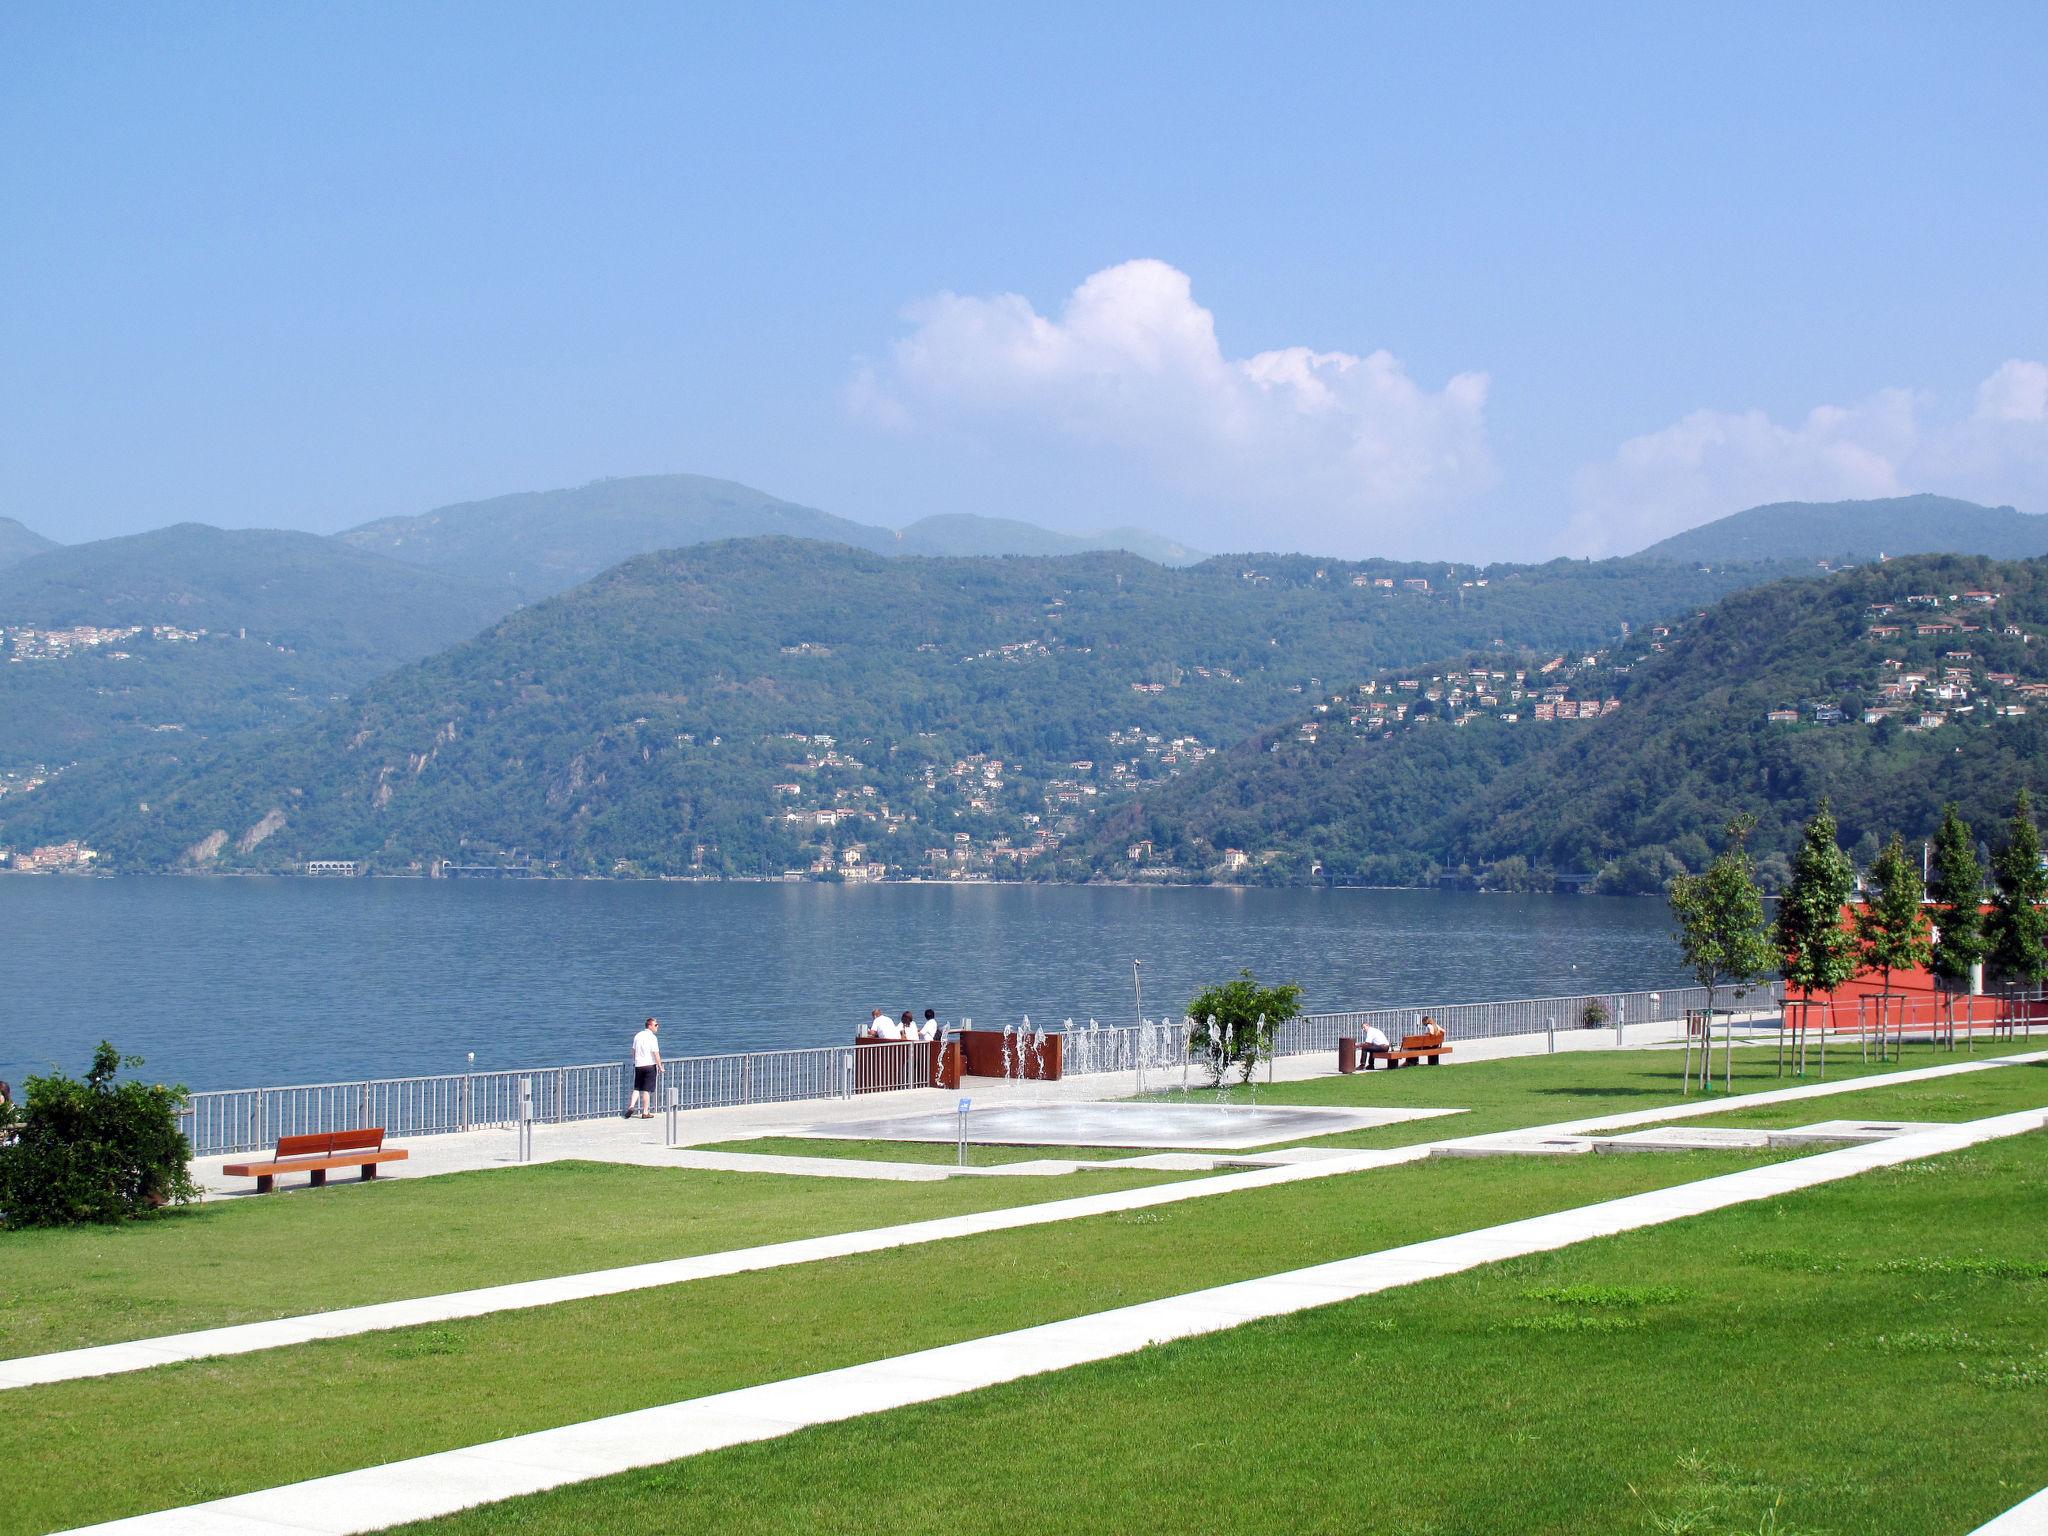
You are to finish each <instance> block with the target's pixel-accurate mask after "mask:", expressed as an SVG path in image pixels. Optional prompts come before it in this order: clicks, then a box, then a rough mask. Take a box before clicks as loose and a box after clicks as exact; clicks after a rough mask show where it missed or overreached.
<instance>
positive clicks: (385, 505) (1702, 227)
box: [0, 0, 2048, 559]
mask: <svg viewBox="0 0 2048 1536" xmlns="http://www.w3.org/2000/svg"><path fill="white" fill-rule="evenodd" d="M2044 76H2048V7H2042V6H2040V5H2038V4H2031V3H2030V4H2010V5H1999V4H1982V5H1960V6H1934V5H1928V6H1924V7H1917V8H1914V7H1902V6H1886V5H1877V4H1864V5H1857V6H1830V5H1826V4H1809V5H1801V6H1796V7H1788V6H1780V5H1745V4H1717V5H1711V6H1684V7H1680V6H1640V5H1617V6H1612V7H1600V6H1571V5H1556V6H1537V7H1530V6H1515V7H1508V6H1501V7H1497V8H1496V7H1489V6H1484V5H1449V6H1446V5H1442V4H1433V5H1416V6H1400V5H1375V6H1365V5H1356V4H1352V5H1342V6H1328V7H1324V6H1310V5H1289V4H1270V3H1269V4H1259V5H1243V6H1204V5H1197V4H1185V3H1183V4H1175V5H1170V6H1169V5H1160V6H1146V5H1139V4H1126V5H1118V6H1099V5H1076V6H1060V5H1041V6H1034V7H1029V8H1016V7H994V6H957V5H929V6H925V5H915V4H902V5H889V6H825V5H820V6H739V5H734V6H730V7H726V6H719V5H713V4H704V5H691V6H675V5H666V4H663V5H650V6H644V7H643V6H636V5H633V4H627V3H610V4H606V5H603V6H582V5H570V4H567V3H560V4H555V5H522V4H516V3H506V0H498V3H491V4H478V5H461V4H429V3H407V4H396V3H392V4H383V5H352V4H339V3H336V4H323V5H320V6H277V5H268V4H265V5H234V4H226V3H220V4H210V5H206V6H154V7H143V6H133V5H129V6H120V7H113V6H106V7H101V6H95V5H92V4H84V3H81V4H75V5H73V4H58V3H55V0H42V3H30V4H23V5H16V6H11V7H6V8H4V9H0V209H4V210H5V212H4V213H0V515H9V516H13V517H16V518H19V519H20V520H21V521H23V522H25V523H27V524H28V525H29V526H31V527H33V528H35V529H37V530H39V531H41V532H43V533H45V534H47V535H49V536H50V537H53V538H57V539H60V540H64V541H67V542H69V541H75V540H83V539H90V538H98V537H105V536H109V535H113V534H118V533H126V532H135V531H139V530H142V529H145V528H149V527H154V526H160V525H162V524H165V523H170V522H176V521H183V520H198V521H205V522H212V523H216V524H220V525H224V526H269V527H292V528H304V529H309V530H312V531H316V532H327V531H333V530H337V529H340V528H344V527H348V526H352V525H354V524H356V523H360V522H364V521H368V520H370V519H372V518H377V517H384V516H390V515H394V514H404V513H413V512H420V511H425V510H427V509H429V508H432V507H435V506H439V505H444V504H447V503H451V502H457V501H464V500H470V499H474V498H478V497H483V496H490V495H496V494H500V493H503V492H508V491H516V490H531V489H543V488H547V487H551V486H561V485H574V484H580V483H583V482H585V481H588V480H591V479H595V478H598V477H600V476H606V475H630V474H648V473H660V472H669V471H686V472H692V473H699V474H708V475H717V476H723V477H727V478H730V479H735V480H740V481H744V482H746V483H748V484H751V485H755V486H758V487H760V488H762V489H764V490H767V491H770V492H773V493H774V494H776V495H779V496H783V497H787V498H789V499H791V500H794V501H799V502H803V503H806V504H809V505H813V506H818V507H822V508H825V509H826V510H828V511H832V512H836V513H839V514H841V515H843V516H847V517H852V518H857V519H860V520H862V521H866V522H875V523H884V524H889V525H894V526H900V525H902V524H904V523H907V522H910V521H912V520H914V519H916V518H919V517H923V516H926V515H929V514H933V513H944V512H976V513H983V514H987V515H992V516H1004V517H1018V518H1024V519H1027V520H1030V521H1034V522H1038V523H1041V524H1044V525H1047V526H1050V527H1056V528H1063V529H1070V530H1087V529H1093V528H1099V527H1106V526H1113V525H1125V524H1137V525H1142V526H1147V527H1151V528H1154V529H1156V530H1158V531H1160V532H1162V533H1166V534H1169V535H1171V536H1174V537H1177V538H1180V539H1182V540H1184V541H1186V542H1188V543H1190V544H1193V545H1196V546H1197V547H1201V548H1206V549H1273V548H1298V549H1306V550H1310V551H1313V552H1317V553H1326V554H1331V555H1345V556H1358V555H1366V554H1387V555H1395V556H1409V557H1423V556H1441V557H1445V558H1459V559H1534V558H1548V557H1550V556H1554V555H1558V554H1569V555H1601V554H1610V553H1625V552H1628V551H1630V550H1632V549H1635V548H1639V547H1641V546H1642V545H1644V544H1646V543H1649V542H1652V541H1653V540H1655V539H1657V538H1659V537H1662V536H1664V535H1666V534H1668V533H1672V532H1675V531H1677V530H1678V529H1680V528H1683V527H1687V526H1691V525H1693V524H1696V523H1699V522H1703V521H1707V520H1709V519H1711V518H1714V517H1717V516H1720V515H1723V514H1725V513H1727V512H1731V511H1735V510H1737V509H1739V508H1741V507H1744V506H1749V505H1753V504H1757V503H1761V502H1767V501H1774V500H1784V499H1797V498H1810V499H1835V498H1839V497H1847V496H1870V495H1890V494H1899V493H1905V492H1912V491H1936V492H1941V493H1944V494H1950V495H1957V496H1963V497H1967V498H1970V499H1973V500H1979V501H1985V502H1989V503H1993V504H1998V503H2010V504H2013V505H2016V506H2018V507H2020V508H2021V509H2022V510H2028V511H2048V155H2043V154H2042V152H2041V118H2040V82H2041V80H2042V79H2043V78H2044Z"/></svg>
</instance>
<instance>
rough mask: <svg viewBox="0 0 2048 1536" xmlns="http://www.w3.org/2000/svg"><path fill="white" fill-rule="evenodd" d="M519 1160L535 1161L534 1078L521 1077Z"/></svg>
mask: <svg viewBox="0 0 2048 1536" xmlns="http://www.w3.org/2000/svg"><path fill="white" fill-rule="evenodd" d="M519 1161H521V1162H522V1163H530V1162H532V1161H533V1079H532V1078H530V1077H522V1078H521V1079H519Z"/></svg>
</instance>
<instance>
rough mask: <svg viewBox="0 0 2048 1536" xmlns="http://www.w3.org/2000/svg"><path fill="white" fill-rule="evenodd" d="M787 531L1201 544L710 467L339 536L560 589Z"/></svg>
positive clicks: (1164, 552) (961, 541)
mask: <svg viewBox="0 0 2048 1536" xmlns="http://www.w3.org/2000/svg"><path fill="white" fill-rule="evenodd" d="M765 535H780V536H783V537H787V538H797V539H814V540H819V541H822V542H825V543H829V544H847V545H851V546H852V547H853V548H855V549H864V550H868V551H870V552H872V553H874V554H881V555H1065V554H1081V553H1086V552H1089V551H1093V550H1101V549H1125V550H1129V551H1130V552H1131V553H1133V554H1136V555H1140V556H1142V557H1144V558H1145V559H1148V560H1154V561H1157V562H1158V563H1159V564H1162V565H1192V564H1195V563H1196V562H1198V561H1199V560H1201V559H1203V558H1204V557H1203V556H1202V555H1201V554H1200V552H1198V551H1195V550H1190V549H1188V548H1187V547H1186V546H1185V545H1181V544H1177V543H1175V542H1174V541H1173V540H1171V539H1167V538H1162V537H1161V536H1159V535H1157V534H1153V533H1147V532H1145V531H1144V530H1142V529H1137V528H1116V529H1110V530H1107V531H1105V532H1101V533H1087V534H1070V533H1057V532H1054V531H1052V530H1050V529H1046V528H1040V527H1037V526H1036V525H1034V524H1031V523H1024V522H1016V521H1013V520H1010V519H1007V518H992V517H981V516H977V515H975V514H973V513H966V512H958V513H944V514H941V515H939V516H936V517H927V518H923V519H921V520H920V521H918V522H915V523H912V524H911V525H910V526H909V527H907V528H905V529H902V530H901V531H898V530H895V529H890V528H881V527H876V526H874V525H873V524H869V523H857V522H854V521H853V520H851V519H850V518H844V517H838V516H835V515H834V514H832V513H830V512H821V511H819V510H818V509H817V508H815V507H807V506H803V505H801V504H799V503H797V502H791V501H783V500H781V499H780V498H779V497H775V496H771V495H769V494H768V493H767V492H766V491H758V490H755V489H754V488H753V487H752V486H748V485H742V484H740V483H739V482H738V481H736V480H718V479H714V478H712V477H710V476H706V475H684V474H672V475H621V476H615V477H612V478H608V479H602V480H592V481H589V482H587V483H586V484H583V485H579V486H571V487H566V488H563V489H560V490H553V491H517V492H514V493H512V494H510V495H505V496H493V497H490V498H488V499H486V500H482V501H468V502H458V503H456V504H454V505H451V506H445V507H437V508H435V509H434V510H432V511H430V512H423V513H420V514H418V515H416V516H410V517H387V518H380V519H378V520H377V521H376V522H371V523H365V524H363V525H362V526H361V527H359V528H351V529H349V530H348V531H346V532H345V533H339V534H336V535H335V537H336V538H337V539H339V540H340V541H341V542H342V543H344V544H348V545H351V546H353V547H355V548H357V549H366V550H371V551H374V552H375V553H377V554H382V555H389V556H391V557H392V558H393V559H396V560H403V561H406V562H407V563H409V564H413V565H424V566H429V567H431V568H433V569H435V570H441V571H446V572H450V573H452V574H458V575H464V576H468V577H471V578H473V579H477V580H482V581H487V582H491V583H494V584H498V585H502V586H509V587H511V588H512V589H513V590H514V591H516V592H518V593H520V594H521V595H523V596H527V597H540V596H546V595H550V594H552V593H555V592H560V591H564V590H566V589H568V588H569V587H573V586H575V585H576V584H577V583H579V582H583V581H587V580H589V579H590V578H591V577H593V576H595V575H596V574H597V573H598V572H599V571H602V570H605V569H607V568H609V567H611V566H614V565H617V564H619V563H620V562H621V561H625V560H630V559H632V558H633V557H634V556H635V555H644V554H649V553H652V552H653V551H655V550H658V549H677V548H683V547H686V546H689V545H695V544H710V543H716V542H718V541H720V540H724V539H744V538H759V537H762V536H765Z"/></svg>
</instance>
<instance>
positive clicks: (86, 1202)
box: [0, 1040, 199, 1227]
mask: <svg viewBox="0 0 2048 1536" xmlns="http://www.w3.org/2000/svg"><path fill="white" fill-rule="evenodd" d="M141 1064H142V1062H141V1059H140V1058H139V1057H135V1056H130V1057H127V1058H125V1059H124V1058H123V1057H122V1056H121V1055H120V1054H119V1053H118V1052H117V1051H115V1049H114V1048H113V1046H111V1045H109V1044H108V1043H107V1042H106V1041H104V1040H102V1041H101V1042H100V1044H99V1048H98V1049H97V1050H95V1051H94V1052H93V1057H92V1066H91V1067H90V1068H89V1069H88V1070H87V1072H86V1075H85V1079H84V1081H82V1082H81V1081H80V1080H79V1079H77V1078H74V1077H68V1076H66V1075H64V1074H63V1073H60V1072H53V1073H50V1074H47V1075H44V1076H37V1077H30V1078H29V1079H28V1080H27V1081H26V1082H25V1083H24V1084H23V1089H24V1092H23V1098H22V1102H21V1104H20V1105H19V1106H18V1107H17V1108H16V1109H15V1110H14V1111H13V1117H12V1120H11V1122H10V1123H9V1124H8V1125H6V1126H4V1127H0V1131H4V1132H6V1133H8V1134H10V1135H11V1136H12V1140H10V1141H7V1142H6V1144H5V1145H0V1226H9V1227H58V1226H73V1225H78V1224H82V1223H86V1222H115V1221H122V1220H126V1219H131V1218H134V1217H140V1216H149V1215H153V1214H154V1213H155V1212H157V1211H159V1210H161V1209H162V1208H163V1207H165V1206H167V1205H181V1204H183V1203H185V1202H186V1201H189V1200H191V1199H193V1198H195V1197H196V1196H197V1195H198V1193H199V1190H198V1187H197V1186H196V1185H195V1184H194V1183H193V1182H192V1177H191V1174H190V1173H189V1172H188V1171H187V1168H186V1163H187V1161H188V1159H189V1158H190V1157H191V1155H192V1148H191V1145H190V1143H188V1142H187V1141H186V1139H185V1133H184V1132H183V1131H181V1130H180V1129H179V1128H178V1112H179V1110H180V1108H181V1107H182V1106H183V1104H184V1099H185V1091H184V1090H183V1089H182V1088H172V1087H166V1086H164V1085H163V1084H161V1083H139V1082H134V1081H126V1082H123V1081H120V1080H118V1078H117V1074H118V1073H119V1071H120V1070H121V1068H122V1067H124V1066H126V1067H131V1068H132V1067H138V1066H140V1065H141Z"/></svg>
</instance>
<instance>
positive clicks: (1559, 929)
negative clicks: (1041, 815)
mask: <svg viewBox="0 0 2048 1536" xmlns="http://www.w3.org/2000/svg"><path fill="white" fill-rule="evenodd" d="M1670 927H1671V923H1670V918H1669V915H1668V913H1667V912H1666V909H1665V907H1664V904H1663V902H1661V901H1659V900H1655V899H1626V898H1613V897H1607V898H1603V897H1570V896H1492V895H1480V894H1477V893H1472V892H1452V891H1357V890H1338V891H1324V890H1236V889H1213V888H1196V889H1185V888H1183V889H1144V888H1132V889H1126V888H1121V887H1098V886H1019V885H966V886H942V885H883V886H847V885H813V884H786V885H785V884H761V885H753V884H696V885H683V884H652V883H638V882H610V881H573V882H572V881H531V882H528V881H508V882H481V881H460V880H456V881H426V880H331V881H328V880H303V879H301V880H262V879H172V878H155V879H152V878H148V877H139V876H138V877H122V878H110V879H68V878H55V877H34V876H20V877H15V876H9V877H0V1077H4V1078H7V1079H9V1080H11V1081H13V1082H14V1083H16V1084H17V1085H18V1084H19V1083H20V1081H21V1079H22V1078H23V1077H24V1076H25V1075H27V1074H28V1073H30V1072H35V1071H44V1070H47V1069H48V1068H50V1067H51V1066H52V1065H58V1066H62V1067H63V1068H65V1069H66V1070H68V1071H72V1072H81V1071H83V1070H84V1067H85V1065H86V1061H87V1057H88V1054H89V1053H90V1051H91V1049H92V1046H93V1045H94V1043H96V1042H97V1041H98V1040H100V1039H101V1038H102V1037H104V1038H106V1039H110V1040H112V1041H113V1042H114V1043H115V1044H116V1045H117V1046H119V1047H120V1048H121V1049H122V1050H123V1051H127V1052H134V1053H136V1054H138V1055H140V1056H142V1057H144V1058H145V1060H146V1061H147V1069H146V1072H145V1074H144V1075H146V1076H149V1077H151V1078H162V1079H165V1080H173V1081H180V1082H183V1083H185V1084H186V1085H187V1086H189V1087H192V1088H227V1087H254V1086H258V1085H265V1084H282V1083H302V1082H321V1081H333V1080H346V1079H351V1078H358V1077H396V1076H408V1075H412V1074H416V1073H429V1072H453V1071H461V1070H462V1069H463V1068H464V1066H465V1065H466V1063H467V1059H468V1053H469V1052H471V1051H474V1052H475V1053H476V1065H477V1067H478V1069H480V1070H481V1069H487V1068H501V1067H521V1066H552V1065H557V1064H562V1063H569V1062H582V1061H609V1060H616V1059H618V1058H619V1057H620V1056H621V1055H622V1054H623V1053H624V1051H625V1047H626V1042H627V1039H628V1038H629V1036H630V1035H631V1034H632V1032H633V1030H634V1029H635V1028H637V1027H638V1025H639V1022H640V1020H641V1019H642V1018H644V1017H645V1016H646V1015H648V1014H650V1013H651V1014H654V1015H656V1016H658V1017H659V1018H660V1019H661V1020H662V1025H663V1029H662V1044H663V1046H664V1047H665V1048H666V1050H667V1052H668V1053H669V1054H670V1055H683V1054H698V1053H704V1052H716V1051H731V1050H758V1049H773V1048H777V1047H784V1046H799V1045H826V1044H838V1043H841V1042H844V1041H846V1040H848V1039H850V1038H851V1037H852V1035H853V1033H854V1031H855V1028H856V1027H857V1026H858V1025H859V1024H861V1023H863V1022H865V1021H866V1019H867V1017H868V1010H869V1009H870V1008H871V1007H882V1008H886V1009H888V1010H890V1011H891V1012H901V1011H902V1010H903V1009H905V1008H910V1009H914V1010H916V1011H917V1012H918V1013H919V1014H920V1015H921V1014H922V1013H923V1011H924V1009H925V1008H926V1007H933V1008H936V1009H937V1010H938V1011H939V1014H940V1016H941V1017H942V1018H945V1019H948V1020H950V1021H955V1022H957V1021H958V1020H960V1019H961V1018H963V1017H968V1018H972V1019H973V1020H974V1021H975V1022H976V1023H978V1024H985V1025H997V1026H1000V1025H1003V1024H1015V1023H1018V1022H1019V1021H1020V1020H1021V1019H1022V1018H1023V1017H1024V1016H1026V1015H1029V1016H1030V1018H1031V1020H1032V1022H1033V1023H1034V1024H1037V1025H1040V1026H1046V1025H1055V1026H1056V1025H1058V1024H1059V1023H1060V1022H1061V1021H1063V1020H1065V1019H1067V1018H1069V1017H1072V1018H1075V1019H1078V1020H1080V1021H1082V1022H1084V1023H1085V1022H1086V1021H1087V1019H1088V1018H1089V1017H1090V1016H1093V1017H1095V1018H1097V1019H1100V1020H1101V1021H1102V1022H1103V1023H1105V1024H1109V1023H1128V1022H1129V1021H1130V1020H1131V1018H1132V1016H1133V1002H1132V991H1131V961H1132V960H1133V959H1139V960H1142V961H1143V962H1144V964H1143V980H1144V1000H1145V1009H1146V1012H1147V1013H1148V1014H1153V1015H1158V1014H1161V1013H1165V1012H1169V1011H1178V1010H1179V1009H1180V1008H1182V1007H1183V1006H1184V1005H1185V1004H1186V1002H1187V1000H1188V999H1189V998H1190V997H1191V996H1193V995H1194V993H1195V992H1197V991H1199V990H1200V989H1201V987H1202V986H1204V985H1205V984H1207V983H1208V982H1209V981H1212V980H1216V979H1220V978H1224V977H1228V976H1230V975H1232V974H1234V973H1235V971H1236V970H1237V968H1238V967H1239V966H1249V967H1251V968H1252V969H1253V970H1254V971H1255V972H1257V974H1258V975H1259V977H1260V978H1261V979H1262V980H1268V981H1283V980H1292V981H1297V982H1299V983H1300V984H1301V985H1302V986H1303V988H1304V989H1305V991H1306V1006H1307V1007H1308V1008H1309V1009H1311V1010H1314V1011H1327V1010H1334V1009H1347V1008H1365V1007H1381V1006H1392V1005H1399V1004H1407V1003H1415V1004H1423V1003H1436V1002H1468V1001H1479V1000H1484V999H1489V998H1507V997H1531V996H1539V995H1543V994H1547V993H1568V992H1581V991H1597V990H1608V989H1616V990H1620V989H1630V988H1638V987H1662V986H1669V985H1673V984H1676V983H1678V982H1680V981H1682V980H1683V973H1682V971H1681V968H1680V965H1679V961H1678V956H1677V952H1676V949H1675V947H1674V946H1673V944H1672V943H1671V939H1670Z"/></svg>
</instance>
